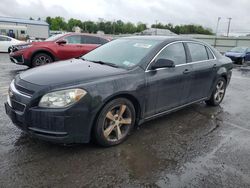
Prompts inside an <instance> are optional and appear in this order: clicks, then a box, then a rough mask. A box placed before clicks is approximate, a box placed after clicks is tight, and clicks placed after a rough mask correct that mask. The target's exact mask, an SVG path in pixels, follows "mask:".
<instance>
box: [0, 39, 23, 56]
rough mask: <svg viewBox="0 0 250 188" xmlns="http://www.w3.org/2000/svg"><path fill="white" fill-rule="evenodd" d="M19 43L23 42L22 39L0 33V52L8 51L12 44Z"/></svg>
mask: <svg viewBox="0 0 250 188" xmlns="http://www.w3.org/2000/svg"><path fill="white" fill-rule="evenodd" d="M20 43H23V41H20V40H17V39H14V38H11V37H8V36H5V35H0V52H10V47H11V46H12V45H17V44H20Z"/></svg>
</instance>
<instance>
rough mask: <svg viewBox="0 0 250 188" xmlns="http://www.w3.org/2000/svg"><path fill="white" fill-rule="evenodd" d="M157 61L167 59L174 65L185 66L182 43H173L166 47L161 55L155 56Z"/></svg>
mask: <svg viewBox="0 0 250 188" xmlns="http://www.w3.org/2000/svg"><path fill="white" fill-rule="evenodd" d="M157 59H169V60H172V61H173V62H174V63H175V65H180V64H185V63H186V53H185V49H184V46H183V43H181V42H180V43H175V44H171V45H170V46H168V47H166V48H165V49H164V50H162V51H161V53H160V54H159V55H158V56H157V58H156V60H157Z"/></svg>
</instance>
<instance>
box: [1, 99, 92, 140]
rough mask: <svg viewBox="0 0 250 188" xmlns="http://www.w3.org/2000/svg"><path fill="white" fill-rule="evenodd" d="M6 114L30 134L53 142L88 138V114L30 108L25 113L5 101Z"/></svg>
mask: <svg viewBox="0 0 250 188" xmlns="http://www.w3.org/2000/svg"><path fill="white" fill-rule="evenodd" d="M5 111H6V114H7V115H8V116H9V117H10V119H11V120H12V122H13V123H14V124H15V125H16V126H17V127H18V128H20V129H21V130H22V131H24V132H26V133H28V134H29V135H30V136H32V137H35V138H39V139H42V140H45V141H51V142H55V143H63V144H69V143H87V142H89V139H90V134H89V133H90V132H89V131H90V130H88V127H90V126H88V122H89V121H88V120H87V117H88V115H86V116H84V115H81V116H77V115H76V116H67V115H66V113H65V112H63V111H60V112H53V111H50V110H48V109H47V110H40V109H30V110H28V112H26V113H21V112H18V111H16V110H14V109H13V108H12V107H10V106H9V104H8V103H5Z"/></svg>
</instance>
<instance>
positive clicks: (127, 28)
mask: <svg viewBox="0 0 250 188" xmlns="http://www.w3.org/2000/svg"><path fill="white" fill-rule="evenodd" d="M46 22H47V23H48V24H49V25H50V30H63V31H69V32H70V31H72V30H73V28H74V27H75V26H78V27H80V28H81V29H82V31H84V32H89V33H96V32H97V31H103V32H104V33H105V34H133V33H141V32H142V31H144V30H145V29H147V24H145V23H142V22H138V23H137V24H134V23H131V22H123V21H122V20H116V21H106V20H104V19H99V21H97V22H94V21H81V20H79V19H74V18H71V19H69V20H68V21H65V19H64V18H63V17H60V16H57V17H54V18H52V17H49V16H48V17H47V18H46ZM151 27H152V28H159V29H169V30H170V31H172V32H174V33H176V34H207V35H212V34H213V33H212V30H211V29H208V28H203V27H202V26H200V25H176V26H174V25H173V24H170V23H169V24H166V25H164V24H162V23H158V24H153V25H151Z"/></svg>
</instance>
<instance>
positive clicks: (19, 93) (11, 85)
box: [10, 80, 31, 99]
mask: <svg viewBox="0 0 250 188" xmlns="http://www.w3.org/2000/svg"><path fill="white" fill-rule="evenodd" d="M10 89H11V91H13V92H14V93H16V94H18V95H21V96H23V97H26V98H29V99H30V98H31V96H29V95H25V94H23V93H21V92H20V91H18V90H17V89H16V87H15V84H14V80H13V81H12V82H11V84H10Z"/></svg>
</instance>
